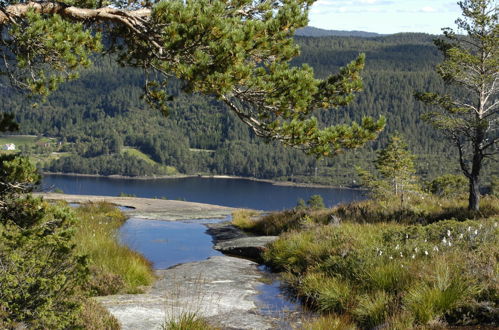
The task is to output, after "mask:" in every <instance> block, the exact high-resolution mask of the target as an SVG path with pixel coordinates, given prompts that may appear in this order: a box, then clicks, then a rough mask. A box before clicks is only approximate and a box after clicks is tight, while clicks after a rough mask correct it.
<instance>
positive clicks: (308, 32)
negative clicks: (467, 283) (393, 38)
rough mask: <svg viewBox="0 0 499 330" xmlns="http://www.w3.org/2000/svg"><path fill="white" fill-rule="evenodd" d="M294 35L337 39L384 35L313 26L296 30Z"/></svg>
mask: <svg viewBox="0 0 499 330" xmlns="http://www.w3.org/2000/svg"><path fill="white" fill-rule="evenodd" d="M295 35H297V36H303V37H329V36H337V37H362V38H373V37H381V36H384V34H379V33H374V32H365V31H339V30H325V29H320V28H316V27H313V26H306V27H304V28H301V29H298V30H297V31H296V33H295Z"/></svg>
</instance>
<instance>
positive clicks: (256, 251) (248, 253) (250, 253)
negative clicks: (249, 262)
mask: <svg viewBox="0 0 499 330" xmlns="http://www.w3.org/2000/svg"><path fill="white" fill-rule="evenodd" d="M278 238H279V236H255V237H242V238H236V239H232V240H227V241H221V242H219V243H217V244H216V245H215V246H214V249H215V250H218V251H220V252H222V253H225V254H230V255H236V256H241V257H245V258H251V259H255V260H259V259H261V256H262V253H263V252H264V251H265V250H266V248H267V245H268V244H270V243H273V242H274V241H276V240H277V239H278Z"/></svg>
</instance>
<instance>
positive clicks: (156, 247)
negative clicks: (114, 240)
mask: <svg viewBox="0 0 499 330" xmlns="http://www.w3.org/2000/svg"><path fill="white" fill-rule="evenodd" d="M209 221H210V220H206V221H204V220H196V222H188V221H160V220H143V219H134V218H131V219H128V220H127V222H126V223H125V224H124V225H123V226H122V227H121V228H120V240H121V242H122V243H123V244H125V245H127V246H128V247H130V248H131V249H132V250H135V251H137V252H139V253H140V254H142V255H143V256H144V257H146V258H147V260H149V261H150V262H152V264H153V267H154V269H166V268H169V267H171V266H174V265H177V264H181V263H186V262H193V261H200V260H204V259H206V258H208V257H211V256H220V255H222V254H221V253H220V252H218V251H216V250H214V249H213V248H212V246H213V243H212V240H211V236H209V235H207V234H206V227H205V226H204V225H203V224H202V223H203V222H205V223H207V222H209ZM218 221H221V220H218Z"/></svg>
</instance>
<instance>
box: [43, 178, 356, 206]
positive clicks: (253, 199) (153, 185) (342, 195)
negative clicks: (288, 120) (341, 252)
mask: <svg viewBox="0 0 499 330" xmlns="http://www.w3.org/2000/svg"><path fill="white" fill-rule="evenodd" d="M56 188H57V189H61V190H62V191H63V192H64V193H66V194H79V195H101V196H118V195H119V194H121V193H126V194H130V195H134V196H136V197H146V198H167V199H179V200H186V201H189V202H199V203H207V204H215V205H223V206H229V207H242V208H252V209H258V210H265V211H269V210H282V209H286V208H291V207H294V206H296V202H297V200H298V199H300V198H301V199H303V200H308V199H309V198H310V196H312V195H321V196H322V198H323V199H324V203H325V204H326V205H327V206H334V205H336V204H339V203H343V202H350V201H354V200H361V199H365V198H366V197H365V195H364V193H363V191H361V190H353V189H342V188H309V187H293V186H277V185H273V184H271V183H268V182H258V181H252V180H244V179H226V178H201V177H188V178H176V179H153V180H140V179H118V178H106V177H83V176H62V175H45V176H44V178H43V182H42V190H43V191H51V190H54V189H56Z"/></svg>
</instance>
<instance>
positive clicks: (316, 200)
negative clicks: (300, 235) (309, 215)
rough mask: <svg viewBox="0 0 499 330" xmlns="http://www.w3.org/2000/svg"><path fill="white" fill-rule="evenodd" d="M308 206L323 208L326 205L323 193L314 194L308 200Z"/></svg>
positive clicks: (317, 208)
mask: <svg viewBox="0 0 499 330" xmlns="http://www.w3.org/2000/svg"><path fill="white" fill-rule="evenodd" d="M307 206H308V207H309V208H311V209H316V210H319V209H323V208H325V207H326V206H325V205H324V199H323V198H322V196H321V195H312V196H310V198H309V199H308V201H307Z"/></svg>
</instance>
